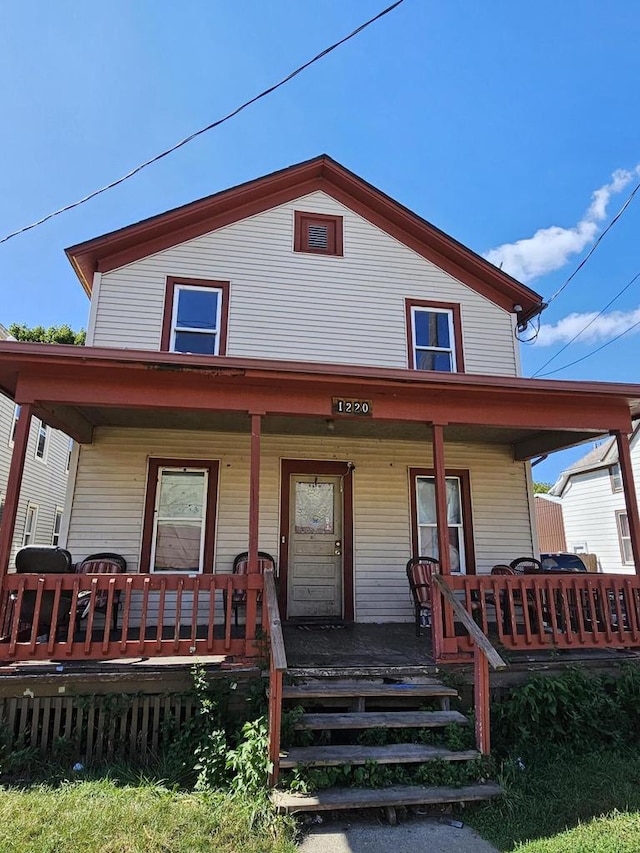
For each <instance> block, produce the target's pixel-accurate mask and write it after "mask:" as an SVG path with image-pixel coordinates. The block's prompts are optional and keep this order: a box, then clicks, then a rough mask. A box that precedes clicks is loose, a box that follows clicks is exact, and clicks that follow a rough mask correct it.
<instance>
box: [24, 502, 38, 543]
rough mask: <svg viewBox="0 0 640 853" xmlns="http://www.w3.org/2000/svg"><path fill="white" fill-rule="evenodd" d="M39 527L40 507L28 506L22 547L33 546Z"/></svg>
mask: <svg viewBox="0 0 640 853" xmlns="http://www.w3.org/2000/svg"><path fill="white" fill-rule="evenodd" d="M37 526H38V507H37V505H36V504H27V516H26V518H25V522H24V533H23V534H22V547H23V548H24V547H26V546H27V545H31V544H32V543H33V540H34V539H35V535H36V528H37Z"/></svg>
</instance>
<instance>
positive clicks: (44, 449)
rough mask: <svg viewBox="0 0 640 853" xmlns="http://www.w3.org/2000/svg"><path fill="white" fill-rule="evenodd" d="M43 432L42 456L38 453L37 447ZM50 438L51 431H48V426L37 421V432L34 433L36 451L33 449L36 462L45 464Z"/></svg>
mask: <svg viewBox="0 0 640 853" xmlns="http://www.w3.org/2000/svg"><path fill="white" fill-rule="evenodd" d="M43 430H44V445H43V447H42V456H41V455H40V454H39V453H38V447H39V446H40V438H41V436H42V431H43ZM50 437H51V430H50V429H49V426H48V424H45V422H44V421H38V430H37V432H36V449H35V457H36V459H37V460H38V462H44V463H46V462H47V459H48V458H49V439H50Z"/></svg>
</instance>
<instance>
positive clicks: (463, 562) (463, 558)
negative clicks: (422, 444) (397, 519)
mask: <svg viewBox="0 0 640 853" xmlns="http://www.w3.org/2000/svg"><path fill="white" fill-rule="evenodd" d="M420 480H431V481H432V482H433V486H434V489H435V483H436V479H435V477H434V476H433V475H429V474H417V475H416V478H415V481H416V482H415V490H416V494H415V500H416V522H415V523H416V530H417V534H418V537H417V538H418V548H420V530H421V529H422V528H424V527H429V528H431V529H433V530H435V531H436V536H437V530H438V524H437V522H434V523H433V524H421V523H420V501H419V497H418V483H419V481H420ZM445 480H446V481H447V482H449V481H450V480H455V481H456V482H457V484H458V501H459V505H460V523H459V524H447V536H448V533H449V529H450V528H452V527H455V528H457V529H458V542H459V543H460V548H459V549H458V560H459V563H460V568H459V569H456V570H454V569H452V570H451V574H456V575H457V574H461V575H466V573H467V554H466V548H467V543H466V541H465V535H464V532H465V531H464V502H463V500H462V488H463V485H462V479H461V478H460V477H457V476H456V475H455V474H454V475H449V474H447V476H446V477H445ZM418 556H421V557H429V556H432V555H430V554H419V555H418Z"/></svg>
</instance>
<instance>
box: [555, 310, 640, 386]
mask: <svg viewBox="0 0 640 853" xmlns="http://www.w3.org/2000/svg"><path fill="white" fill-rule="evenodd" d="M638 326H640V320H638V321H637V323H634V324H633V325H632V326H629V328H628V329H625V330H624V331H623V332H620V334H619V335H616V336H615V338H611V340H610V341H606V342H605V343H604V344H602V345H601V346H599V347H597V349H594V350H591V352H588V353H587V354H586V355H583V356H582V358H577V359H576V360H575V361H570V362H569V364H563V365H562V367H556V369H555V370H549V371H548V372H547V373H542V374H541V375H540V378H542V377H544V376H551V375H552V374H554V373H560V371H561V370H566V369H567V367H573V366H574V364H580V362H581V361H585V360H586V359H587V358H591V356H592V355H595V354H596V353H598V352H601V351H602V350H603V349H605V347H608V346H610V344H614V343H615V342H616V341H619V340H620V338H623V337H624V336H625V335H627V334H628V333H629V332H631V331H633V330H634V329H636V328H637V327H638Z"/></svg>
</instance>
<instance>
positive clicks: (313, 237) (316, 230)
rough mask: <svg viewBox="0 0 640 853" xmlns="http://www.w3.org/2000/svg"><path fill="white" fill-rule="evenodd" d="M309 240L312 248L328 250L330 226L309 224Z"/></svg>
mask: <svg viewBox="0 0 640 853" xmlns="http://www.w3.org/2000/svg"><path fill="white" fill-rule="evenodd" d="M307 242H308V245H309V248H310V249H322V251H324V252H326V251H327V246H328V245H329V226H328V225H312V224H309V227H308V229H307Z"/></svg>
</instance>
